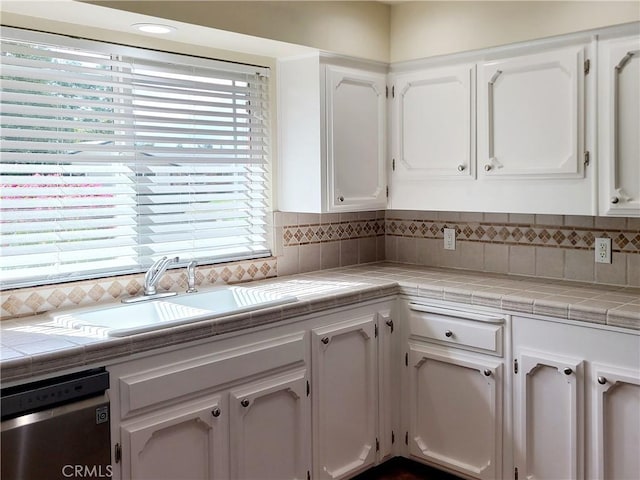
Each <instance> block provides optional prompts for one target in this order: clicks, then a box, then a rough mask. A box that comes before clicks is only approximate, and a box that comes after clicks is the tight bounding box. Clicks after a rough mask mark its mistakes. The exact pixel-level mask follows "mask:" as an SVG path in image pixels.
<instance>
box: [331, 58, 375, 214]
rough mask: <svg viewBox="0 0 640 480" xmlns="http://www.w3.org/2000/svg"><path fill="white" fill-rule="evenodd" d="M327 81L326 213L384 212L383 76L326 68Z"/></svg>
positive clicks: (340, 68) (332, 67)
mask: <svg viewBox="0 0 640 480" xmlns="http://www.w3.org/2000/svg"><path fill="white" fill-rule="evenodd" d="M326 76H327V80H326V86H327V88H326V96H327V98H326V102H327V103H326V104H327V127H326V129H327V137H326V138H327V167H328V189H329V193H328V203H329V207H328V208H329V210H331V211H340V210H345V211H348V210H350V209H352V208H354V207H355V208H362V207H363V206H366V205H370V206H372V207H376V206H377V208H384V207H385V206H386V204H387V196H386V187H387V185H386V170H385V165H386V164H385V159H386V154H387V152H386V143H387V142H386V122H385V119H386V115H385V111H386V98H385V90H386V78H385V75H382V74H376V73H371V72H364V71H359V70H354V69H347V68H342V67H335V66H332V65H327V66H326Z"/></svg>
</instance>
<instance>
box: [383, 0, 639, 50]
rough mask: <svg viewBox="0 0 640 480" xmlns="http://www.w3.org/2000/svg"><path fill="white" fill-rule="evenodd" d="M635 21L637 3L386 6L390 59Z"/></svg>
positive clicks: (555, 2)
mask: <svg viewBox="0 0 640 480" xmlns="http://www.w3.org/2000/svg"><path fill="white" fill-rule="evenodd" d="M638 20H640V2H639V1H628V2H616V1H599V2H592V1H568V2H567V1H551V2H518V1H516V2H453V1H452V2H404V3H398V4H393V6H392V8H391V53H390V61H391V62H399V61H404V60H413V59H417V58H424V57H432V56H435V55H443V54H448V53H454V52H462V51H468V50H476V49H480V48H487V47H493V46H497V45H505V44H508V43H514V42H520V41H525V40H532V39H535V38H542V37H549V36H553V35H560V34H564V33H569V32H578V31H581V30H588V29H591V28H598V27H603V26H609V25H617V24H621V23H628V22H633V21H638Z"/></svg>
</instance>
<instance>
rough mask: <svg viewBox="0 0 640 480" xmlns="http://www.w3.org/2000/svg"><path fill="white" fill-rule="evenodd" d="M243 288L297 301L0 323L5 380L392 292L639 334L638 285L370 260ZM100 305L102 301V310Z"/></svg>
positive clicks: (109, 360)
mask: <svg viewBox="0 0 640 480" xmlns="http://www.w3.org/2000/svg"><path fill="white" fill-rule="evenodd" d="M242 286H243V287H247V288H252V289H253V288H255V289H257V290H262V291H269V292H276V293H283V294H290V295H295V296H296V297H298V299H299V301H298V302H296V303H291V304H286V305H282V306H278V307H272V308H266V309H262V310H260V311H257V312H254V313H252V312H249V313H241V314H235V315H229V316H226V317H221V318H217V319H214V320H204V321H199V322H195V323H191V324H187V325H182V326H177V327H168V328H163V329H159V330H156V331H152V332H148V333H141V334H138V335H131V336H128V337H122V338H112V337H105V336H103V334H95V335H91V334H88V333H86V332H84V331H80V330H74V329H70V328H63V327H60V326H57V325H55V324H54V323H53V322H52V321H51V319H50V318H49V317H48V316H47V315H46V314H42V315H36V316H32V317H25V318H20V319H15V320H5V321H3V322H1V323H0V368H1V371H0V374H1V379H2V382H3V384H5V383H7V382H14V381H18V380H27V379H29V377H35V376H38V375H45V374H50V373H54V372H57V371H62V370H66V369H72V368H79V367H82V366H83V365H96V364H106V363H113V362H114V361H116V360H117V359H118V358H123V357H126V356H127V355H130V354H133V353H139V352H144V351H148V350H152V349H154V348H160V347H166V346H170V345H177V344H180V343H184V342H188V341H191V340H198V339H203V338H207V337H212V336H214V335H219V334H222V333H228V332H232V331H237V330H241V329H245V328H249V327H255V326H258V325H264V324H267V323H272V322H277V321H279V320H283V319H287V318H292V317H295V316H300V315H304V314H307V313H312V312H318V311H321V310H325V309H329V308H332V307H338V306H341V305H349V304H353V303H357V302H360V301H364V300H369V299H374V298H381V297H384V296H389V295H394V294H397V293H401V294H408V295H417V296H420V297H423V298H425V299H435V300H445V301H451V302H456V303H462V304H469V305H478V306H485V307H494V308H501V309H503V310H506V311H509V312H515V313H533V314H539V315H544V316H548V317H556V318H560V319H569V320H576V321H583V322H589V323H596V324H601V325H608V326H613V327H621V328H626V329H631V330H638V331H640V288H633V287H617V286H610V285H595V284H588V283H578V282H568V281H563V280H547V279H540V278H532V277H521V276H513V275H501V274H492V273H484V272H473V271H464V270H451V269H442V268H428V267H418V266H412V265H403V264H394V263H374V264H366V265H357V266H353V267H343V268H337V269H333V270H321V271H317V272H311V273H307V274H300V275H293V276H286V277H278V278H273V279H268V280H263V281H257V282H252V283H244V284H242ZM103 306H104V305H100V307H103Z"/></svg>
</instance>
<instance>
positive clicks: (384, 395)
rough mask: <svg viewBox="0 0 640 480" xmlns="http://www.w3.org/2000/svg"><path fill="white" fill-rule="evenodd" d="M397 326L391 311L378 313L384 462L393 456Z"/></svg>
mask: <svg viewBox="0 0 640 480" xmlns="http://www.w3.org/2000/svg"><path fill="white" fill-rule="evenodd" d="M395 328H396V326H395V323H394V321H393V318H391V311H389V310H386V311H383V312H378V332H379V335H378V380H379V389H378V395H379V397H378V402H379V404H378V405H379V407H378V411H379V418H378V425H379V428H378V441H379V446H380V450H379V452H378V460H379V461H382V460H384V459H386V458H387V457H390V456H391V455H392V448H393V446H392V444H393V440H392V438H394V437H395V433H394V432H393V417H394V402H393V399H394V384H393V378H392V371H393V366H392V365H393V358H394V357H393V353H394V351H393V341H392V339H393V332H394V330H395Z"/></svg>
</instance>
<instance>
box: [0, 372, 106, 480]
mask: <svg viewBox="0 0 640 480" xmlns="http://www.w3.org/2000/svg"><path fill="white" fill-rule="evenodd" d="M108 388H109V373H108V372H107V371H106V370H105V369H104V368H98V369H91V370H85V371H83V372H78V373H74V374H70V375H64V376H60V377H56V378H52V379H47V380H43V381H38V382H32V383H29V384H24V385H18V386H15V387H8V388H4V389H2V390H1V391H0V396H1V401H2V404H1V410H0V411H1V413H2V427H1V429H2V433H1V435H2V437H1V440H2V444H1V447H0V448H1V452H2V457H1V461H0V464H1V467H0V472H1V475H0V476H1V478H2V479H3V480H5V479H6V480H55V479H80V478H82V479H88V478H92V479H98V478H103V479H104V478H109V477H111V448H110V444H111V441H110V434H109V400H108V397H107V393H106V390H107V389H108Z"/></svg>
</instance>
